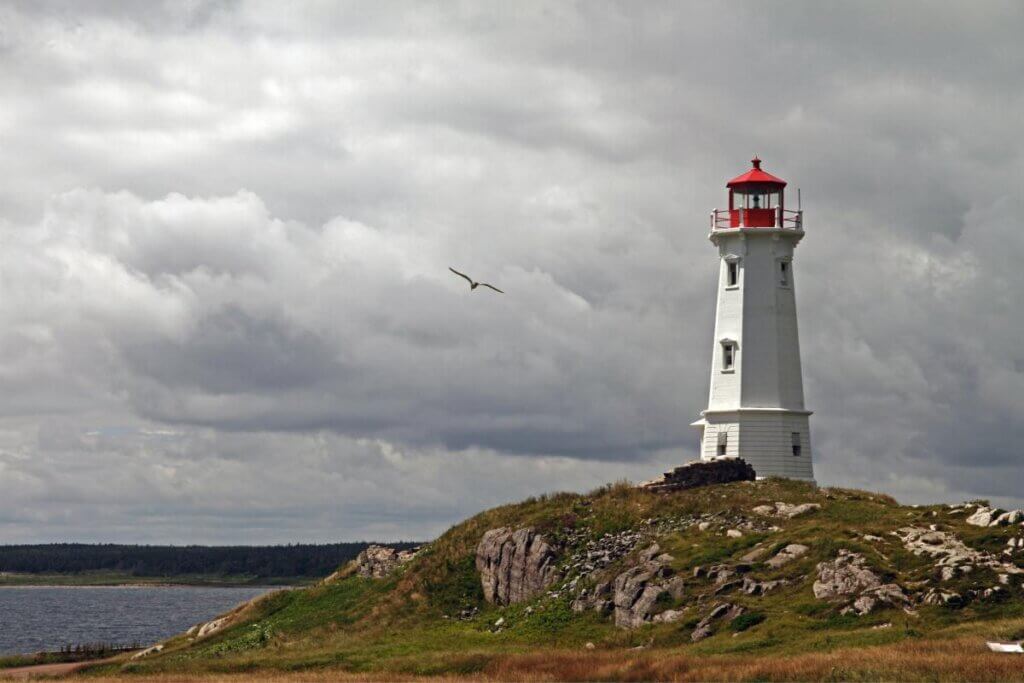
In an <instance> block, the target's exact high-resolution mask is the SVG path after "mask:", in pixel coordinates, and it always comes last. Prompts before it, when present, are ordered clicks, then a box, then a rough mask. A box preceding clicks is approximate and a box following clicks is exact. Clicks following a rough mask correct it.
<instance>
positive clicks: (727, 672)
mask: <svg viewBox="0 0 1024 683" xmlns="http://www.w3.org/2000/svg"><path fill="white" fill-rule="evenodd" d="M86 680H89V681H95V682H96V683H100V682H104V681H109V682H113V681H120V682H122V683H123V682H124V681H131V682H132V683H144V682H150V681H151V682H153V683H221V682H223V683H242V682H243V681H258V682H260V683H278V682H280V683H297V682H299V681H309V682H310V683H320V682H327V681H341V682H343V683H357V682H362V681H422V680H429V681H431V682H437V683H441V682H444V681H514V682H521V683H541V682H548V681H1020V680H1024V657H1017V656H1014V655H1005V654H996V653H992V652H988V650H987V649H986V648H985V643H984V641H983V640H981V639H979V638H976V637H971V638H960V639H955V640H945V641H937V640H936V641H919V642H913V643H908V642H903V643H899V644H895V645H889V646H885V647H875V648H860V649H848V650H836V651H833V652H828V653H820V654H802V655H788V656H769V657H764V656H761V657H757V656H704V657H696V656H693V655H689V654H681V653H680V651H678V650H658V649H655V650H639V651H638V650H612V651H607V650H606V651H601V650H596V651H586V650H583V651H565V650H556V651H549V652H540V653H536V654H529V655H497V656H495V657H494V658H493V659H492V660H491V662H490V663H489V664H488V665H487V666H486V667H485V668H484V670H483V671H482V672H481V673H478V674H473V675H469V676H440V677H417V676H412V675H408V674H402V673H396V672H389V671H380V672H369V673H352V672H346V671H342V670H337V669H320V670H309V671H301V672H279V671H266V670H264V671H250V672H245V673H237V674H212V673H211V674H157V675H129V676H124V677H91V676H90V677H88V678H87V679H86Z"/></svg>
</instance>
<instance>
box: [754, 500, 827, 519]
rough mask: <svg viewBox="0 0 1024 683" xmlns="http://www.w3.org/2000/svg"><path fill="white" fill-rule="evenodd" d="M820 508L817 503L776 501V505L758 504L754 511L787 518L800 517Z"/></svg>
mask: <svg viewBox="0 0 1024 683" xmlns="http://www.w3.org/2000/svg"><path fill="white" fill-rule="evenodd" d="M820 509H821V506H820V505H818V504H817V503H801V504H799V505H793V504H791V503H783V502H776V503H775V504H774V505H758V506H757V507H755V508H754V509H753V512H755V513H756V514H759V515H764V516H765V517H785V518H786V519H793V518H794V517H800V516H802V515H806V514H809V513H811V512H814V511H815V510H820Z"/></svg>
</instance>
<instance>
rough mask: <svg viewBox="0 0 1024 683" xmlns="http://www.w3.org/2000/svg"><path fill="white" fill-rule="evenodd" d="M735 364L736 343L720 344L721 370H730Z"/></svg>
mask: <svg viewBox="0 0 1024 683" xmlns="http://www.w3.org/2000/svg"><path fill="white" fill-rule="evenodd" d="M735 365H736V344H734V343H732V342H726V343H725V344H722V370H732V369H733V367H734V366H735Z"/></svg>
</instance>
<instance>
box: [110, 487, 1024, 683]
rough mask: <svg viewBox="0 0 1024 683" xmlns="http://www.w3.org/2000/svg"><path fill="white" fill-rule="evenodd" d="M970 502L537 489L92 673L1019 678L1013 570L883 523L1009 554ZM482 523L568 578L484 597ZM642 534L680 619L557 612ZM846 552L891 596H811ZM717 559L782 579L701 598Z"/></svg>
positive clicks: (1020, 611)
mask: <svg viewBox="0 0 1024 683" xmlns="http://www.w3.org/2000/svg"><path fill="white" fill-rule="evenodd" d="M777 501H782V502H785V503H790V504H801V503H814V504H817V505H820V506H821V507H820V509H817V510H813V511H811V512H809V513H807V514H804V515H801V516H797V517H794V518H785V517H765V516H763V515H758V514H757V513H754V512H752V511H753V509H754V508H755V507H757V506H762V505H766V504H767V505H773V504H774V503H775V502H777ZM966 516H967V513H966V512H965V511H964V510H962V509H954V508H951V507H949V506H944V505H934V506H914V507H909V506H903V505H899V504H897V503H896V502H895V501H894V500H892V499H891V498H889V497H887V496H884V495H878V494H871V493H866V492H861V491H853V490H844V489H828V488H823V489H818V488H815V487H813V486H811V485H808V484H805V483H801V482H796V481H787V480H767V481H759V482H742V483H733V484H724V485H718V486H710V487H705V488H698V489H692V490H688V491H681V492H675V493H651V492H648V491H644V490H639V489H636V488H632V487H629V486H626V485H615V486H609V487H605V488H602V489H599V490H597V491H594V492H592V493H590V494H586V495H582V494H573V493H559V494H555V495H549V496H542V497H539V498H532V499H529V500H527V501H524V502H522V503H519V504H515V505H506V506H502V507H498V508H494V509H492V510H488V511H486V512H482V513H480V514H478V515H476V516H475V517H473V518H471V519H469V520H467V521H465V522H463V523H461V524H459V525H457V526H455V527H453V528H452V529H450V530H449V531H448V532H446V533H445V534H444V535H442V536H441V537H440V538H438V539H437V540H436V541H434V542H433V543H431V544H429V545H428V546H426V547H425V548H424V549H423V550H422V551H421V552H420V553H419V554H418V555H417V556H416V558H415V559H414V560H412V561H411V562H409V563H408V564H406V565H405V566H403V567H402V568H401V569H399V570H398V571H397V572H395V573H394V574H393V575H391V576H390V577H388V578H385V579H367V578H363V577H360V576H358V575H356V573H355V571H354V568H353V567H351V566H349V567H347V568H346V569H344V570H342V571H341V572H339V574H338V575H336V576H335V577H333V578H332V579H331V580H329V581H326V582H324V583H321V584H319V585H317V586H314V587H311V588H305V589H295V590H289V591H281V592H278V593H274V594H271V595H269V596H266V597H264V598H262V599H260V600H257V601H255V602H254V603H251V604H247V605H244V606H242V607H240V608H239V609H238V610H236V612H235V613H233V614H232V615H231V616H230V618H229V620H228V622H229V625H228V626H226V627H224V628H223V629H221V630H220V631H218V632H216V633H214V634H213V635H209V636H207V637H205V638H195V637H194V636H186V635H181V636H178V637H175V638H173V639H171V640H169V641H167V642H166V643H165V648H164V650H163V651H162V652H160V653H158V654H155V655H152V656H149V657H146V658H144V659H140V660H136V661H133V662H128V663H124V664H121V665H116V666H108V667H107V669H106V671H107V672H108V673H115V672H121V673H136V674H146V673H151V674H161V673H175V674H203V673H209V674H215V673H217V674H225V673H231V672H237V673H239V674H240V675H241V674H242V672H245V673H244V676H245V677H248V678H251V677H253V676H255V675H256V673H257V672H264V673H263V675H264V676H269V675H271V673H272V674H273V675H274V676H279V675H284V676H285V677H287V672H300V674H299V675H300V676H301V677H303V678H304V679H308V678H309V677H310V676H311V675H313V676H317V675H326V672H330V673H331V675H334V674H336V673H340V671H347V672H355V673H359V674H360V675H370V676H371V677H372V676H380V677H382V678H389V677H394V676H396V675H446V676H454V677H458V676H480V677H495V678H499V679H505V680H516V679H518V680H564V679H591V680H592V679H649V678H675V679H679V680H701V679H708V678H714V679H733V680H773V679H775V680H782V679H793V678H823V677H833V678H840V679H872V678H889V679H892V678H901V679H912V678H913V679H917V678H920V679H928V680H970V679H975V680H977V679H988V680H991V679H994V678H998V679H1010V678H1012V679H1019V678H1024V666H1021V662H1022V661H1024V660H1019V659H1016V658H1014V657H1013V656H1010V655H998V654H991V653H988V652H987V651H986V650H985V646H984V641H985V640H986V639H1011V638H1021V637H1024V601H1022V597H1024V591H1022V589H1021V582H1020V577H1018V576H1015V575H1014V576H1010V577H1009V580H1008V582H1007V583H1006V584H1003V583H1001V582H1000V581H1001V580H1000V577H999V576H998V574H999V573H1000V572H999V571H997V570H994V569H991V568H988V567H984V566H977V567H975V568H974V569H973V571H970V572H969V573H968V572H966V571H958V572H955V576H951V577H948V578H947V579H946V580H945V581H941V583H940V579H939V578H938V572H939V569H940V568H939V567H937V565H936V561H935V558H933V557H931V556H929V555H928V554H927V553H924V554H915V553H914V552H912V551H911V550H910V549H909V548H908V547H907V545H906V543H905V542H904V540H903V539H902V538H901V537H899V536H897V535H894V533H893V532H896V531H898V530H900V529H905V528H907V527H913V528H917V529H923V530H939V531H942V532H945V533H946V534H949V535H950V536H951V537H952V536H955V537H956V538H957V539H959V540H960V541H962V542H963V543H964V544H965V545H966V546H967V547H969V548H971V549H972V550H976V551H978V552H981V553H987V554H988V555H987V556H988V557H995V556H998V557H999V558H1001V561H1007V562H1015V560H1014V559H1013V557H1012V556H1010V555H1006V554H1004V553H1003V550H1004V548H1005V547H1006V544H1007V541H1008V539H1010V538H1013V537H1015V536H1016V535H1018V534H1020V532H1021V529H1020V527H1018V526H1016V525H1012V526H1002V527H977V526H972V525H969V524H967V523H966V522H965V517H966ZM698 520H700V521H701V523H697V521H698ZM496 527H510V528H521V527H533V528H534V529H536V530H537V531H538V532H539V533H543V534H544V536H545V538H548V539H550V540H552V542H555V543H557V544H559V545H560V547H562V548H564V554H563V558H564V562H565V563H566V565H567V566H566V568H565V570H566V580H565V581H562V582H560V583H556V584H554V585H552V586H550V587H549V589H548V590H547V591H545V592H544V593H542V594H541V595H539V596H538V597H536V598H534V599H533V600H530V601H527V602H523V603H520V604H516V605H509V606H496V605H491V604H488V603H487V602H485V601H484V599H483V591H482V588H481V583H480V578H479V575H478V572H477V570H476V567H475V553H476V548H477V546H478V544H479V543H480V540H481V538H482V537H483V534H484V533H485V532H486V531H487V530H489V529H494V528H496ZM730 529H734V530H735V531H733V532H732V533H731V534H730V533H729V530H730ZM737 531H738V533H739V535H737ZM623 532H629V535H630V537H634V536H635V537H636V538H639V541H638V542H636V544H635V546H634V547H633V548H632V550H630V551H629V552H627V553H626V554H625V555H624V556H622V557H620V558H617V559H616V560H615V562H613V563H612V564H611V565H609V566H607V567H605V568H604V569H601V570H600V571H598V572H593V573H591V574H589V575H587V576H585V577H584V578H583V579H582V580H580V579H577V582H576V584H575V585H574V586H573V587H572V588H569V587H567V584H568V583H569V581H568V579H569V578H570V577H571V576H572V575H573V570H572V568H571V567H569V566H568V563H570V562H572V560H573V558H574V557H575V558H578V557H580V550H581V549H584V548H586V547H587V544H588V543H590V544H593V543H594V542H595V541H597V540H599V539H602V538H609V537H613V536H615V535H616V534H623ZM925 540H926V541H927V539H925ZM653 543H657V544H658V545H659V547H660V548H661V552H664V553H668V555H669V556H670V557H669V558H668V559H667V560H665V561H666V562H668V564H669V565H670V569H669V570H666V571H671V572H674V574H675V576H678V577H682V578H683V583H685V590H684V591H683V594H682V595H681V596H680V597H677V598H670V597H666V596H659V598H658V601H659V605H658V609H663V610H670V609H671V610H678V611H681V612H682V613H683V616H682V617H681V618H679V619H678V620H676V621H674V622H673V623H663V624H648V625H644V626H641V627H639V628H636V629H623V628H617V627H616V626H615V624H614V621H613V619H612V618H611V617H610V616H607V615H603V614H600V613H598V612H597V611H594V610H592V609H587V610H585V611H574V610H573V609H572V603H573V601H574V600H575V599H576V598H577V595H578V593H579V591H581V590H583V589H585V588H587V587H592V586H593V584H594V583H595V582H596V581H598V580H599V579H600V578H602V577H608V578H611V577H614V576H615V575H616V574H617V573H618V572H621V571H622V570H623V569H624V568H627V567H629V566H630V565H631V563H632V564H635V563H636V562H637V561H638V560H637V556H638V554H639V553H641V552H642V551H643V549H645V548H647V547H649V546H650V545H651V544H653ZM789 544H802V545H805V546H807V548H808V550H807V552H806V553H805V554H804V555H803V556H801V557H798V558H796V559H794V560H792V561H791V562H788V563H786V564H784V565H783V566H779V567H774V568H773V567H771V566H769V564H767V563H766V560H768V559H769V558H771V557H773V556H774V555H775V554H776V553H777V552H778V551H779V549H781V548H784V547H785V546H787V545H789ZM752 549H761V551H762V556H761V557H760V559H755V560H752V561H747V562H741V560H740V558H741V557H743V556H749V553H750V552H751V550H752ZM841 550H847V551H851V552H854V553H858V554H859V555H861V556H863V558H864V559H865V561H866V563H867V565H868V566H870V568H871V570H872V571H873V572H874V573H875V574H877V576H878V577H879V578H880V579H881V580H882V581H884V582H886V583H894V584H897V585H898V586H900V587H902V589H904V590H905V591H906V594H907V595H908V596H909V601H910V604H908V605H907V606H906V609H904V608H903V607H902V606H900V605H897V606H890V605H886V604H883V605H880V606H879V607H878V608H877V609H876V610H875V611H872V612H871V613H869V614H866V615H863V616H858V615H856V614H852V613H845V614H844V613H843V612H844V607H846V606H847V605H848V604H849V600H825V599H819V598H817V597H815V595H814V592H813V588H812V586H813V584H814V582H815V580H816V579H818V578H819V571H818V564H819V563H823V562H829V561H833V560H834V559H835V558H836V557H837V555H838V554H839V552H840V551H841ZM755 554H756V553H755ZM1022 558H1024V555H1022ZM577 564H579V563H578V562H577ZM714 565H723V566H729V567H736V566H738V565H743V567H745V571H746V573H745V574H744V576H746V577H751V578H752V579H754V580H757V581H765V582H767V581H772V580H779V581H780V582H781V583H780V584H779V585H778V587H776V588H774V589H772V590H771V591H769V592H766V593H765V594H763V595H747V594H745V593H743V592H741V591H738V590H734V589H729V588H728V587H726V591H727V592H724V593H718V594H716V591H720V590H722V586H721V585H718V584H716V583H715V582H714V581H712V580H710V579H709V577H708V576H707V574H706V571H704V570H706V568H708V567H711V566H714ZM697 567H700V568H702V570H696V568H697ZM695 570H696V571H695ZM1004 580H1005V579H1004ZM940 585H941V588H942V591H944V592H946V593H947V594H956V595H957V596H960V597H962V598H963V599H959V600H952V601H950V602H949V603H948V604H942V603H941V601H940V604H926V603H925V602H924V600H923V596H925V595H926V594H927V592H928V591H929V590H931V589H932V588H934V587H936V586H940ZM986 591H987V592H986ZM722 600H726V601H728V603H729V604H731V605H735V606H738V607H739V608H741V609H742V610H743V614H742V615H741V616H739V617H736V618H733V619H730V620H728V621H723V622H720V623H716V624H715V625H714V629H713V630H714V633H713V635H711V636H710V637H708V638H706V639H704V640H700V641H699V642H692V639H691V634H692V632H693V630H694V628H695V626H696V625H697V624H698V623H699V622H700V621H701V619H702V618H703V617H705V616H706V614H707V613H708V611H709V610H710V609H711V607H712V606H713V605H714V604H716V602H719V601H722ZM845 611H847V612H848V610H845ZM499 620H502V621H500V622H499ZM318 671H321V672H324V673H319V674H318V673H317V672H318Z"/></svg>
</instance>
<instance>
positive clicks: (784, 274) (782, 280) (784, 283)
mask: <svg viewBox="0 0 1024 683" xmlns="http://www.w3.org/2000/svg"><path fill="white" fill-rule="evenodd" d="M779 286H780V287H789V261H779Z"/></svg>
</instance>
